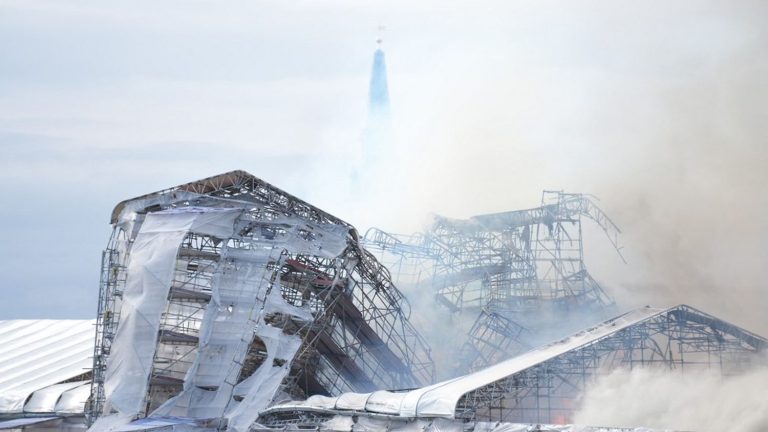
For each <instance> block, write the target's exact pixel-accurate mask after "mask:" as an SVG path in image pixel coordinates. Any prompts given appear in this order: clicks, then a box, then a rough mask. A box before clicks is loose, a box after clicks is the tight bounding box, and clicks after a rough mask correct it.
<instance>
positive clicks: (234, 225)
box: [93, 198, 349, 431]
mask: <svg viewBox="0 0 768 432" xmlns="http://www.w3.org/2000/svg"><path fill="white" fill-rule="evenodd" d="M212 200H214V201H215V199H214V198H212ZM224 201H225V200H222V204H224ZM233 204H234V203H232V202H228V203H227V205H233ZM252 207H253V204H249V205H248V207H247V209H252ZM242 212H243V210H242V209H229V208H226V209H225V208H207V207H206V208H196V207H182V208H178V209H173V210H166V211H161V212H155V213H149V214H148V215H147V216H146V217H145V218H144V220H143V221H142V220H141V218H135V217H132V216H131V214H130V212H128V213H125V212H123V213H122V214H121V216H120V224H123V225H124V226H125V229H128V230H130V231H131V232H133V231H134V230H135V240H134V241H133V245H132V247H131V250H130V253H129V258H128V263H127V280H126V286H125V290H124V294H123V303H122V309H121V318H120V323H119V327H118V330H117V334H116V336H115V341H114V343H113V345H112V352H111V354H110V358H109V361H108V368H107V373H106V382H105V385H104V387H105V393H106V398H107V409H114V410H116V411H117V412H118V413H117V414H114V415H111V416H106V417H102V418H100V419H99V420H98V421H97V422H96V424H95V425H94V427H93V430H107V429H115V428H116V427H119V425H121V424H125V423H126V422H127V421H128V419H130V418H131V417H134V416H135V415H136V414H138V413H140V412H141V409H142V404H143V401H144V397H145V394H146V391H147V382H148V378H149V374H150V373H151V368H152V360H153V357H154V354H155V350H156V345H157V333H158V329H159V327H160V321H161V315H162V312H163V311H164V309H165V307H166V304H167V296H168V292H169V286H170V283H171V279H172V277H173V272H174V267H175V265H176V258H177V252H178V249H179V246H180V244H181V242H182V240H183V239H184V237H185V235H186V234H187V233H188V232H195V233H200V234H207V235H212V236H215V237H218V238H222V239H229V238H238V239H239V240H240V241H238V242H236V243H230V244H229V246H225V247H223V249H222V252H221V258H220V259H219V261H218V264H217V267H216V269H215V270H214V275H213V279H212V283H211V290H212V292H211V300H210V302H209V304H208V305H207V307H206V309H205V312H204V315H203V320H202V323H201V325H200V331H199V341H198V346H197V350H196V352H195V356H194V358H193V359H192V365H191V366H190V368H189V369H188V370H187V372H186V375H185V378H184V384H183V389H182V391H181V392H180V393H179V394H178V395H176V396H175V397H173V398H171V399H169V400H168V401H167V402H166V403H164V404H163V405H162V406H161V407H159V408H158V409H156V410H155V411H154V412H153V413H151V417H154V418H161V417H168V416H177V417H184V418H217V417H226V418H228V425H229V428H230V429H231V430H236V431H245V430H247V429H248V427H250V425H251V424H252V423H253V422H254V421H255V420H256V418H257V416H258V413H259V412H260V411H261V410H263V409H264V408H266V407H267V406H268V405H269V404H270V403H271V402H272V400H273V398H274V397H275V396H276V394H277V393H278V391H279V389H280V385H281V383H282V381H283V379H284V378H285V376H287V374H288V372H289V370H290V365H291V361H292V360H293V357H294V356H295V355H296V353H297V352H298V350H299V348H300V346H301V343H302V341H301V338H300V337H299V336H296V335H288V334H284V333H283V332H282V330H281V329H278V328H275V327H271V326H270V325H268V324H267V322H266V321H265V317H266V316H267V315H269V314H274V313H281V314H284V315H289V316H291V317H292V318H293V319H295V320H299V321H311V320H313V316H312V314H311V313H310V311H309V310H307V309H304V308H299V307H295V306H293V305H290V304H288V303H287V302H286V301H285V299H283V297H282V294H281V287H280V285H279V284H280V280H279V278H277V279H275V278H274V271H275V270H274V267H272V266H273V265H274V263H275V262H278V261H279V260H280V259H281V257H282V256H283V253H284V252H286V251H287V252H289V253H291V254H311V255H315V256H320V257H325V258H336V257H338V256H339V255H341V253H342V252H343V251H344V249H345V248H346V247H347V238H348V235H349V227H347V226H342V225H335V224H320V223H313V222H309V221H306V220H304V219H303V218H300V217H295V216H289V215H275V217H274V218H273V219H271V220H270V221H269V224H271V225H279V226H280V228H281V230H280V232H279V233H278V234H277V235H274V236H272V237H270V238H263V239H258V240H256V239H253V238H240V237H239V236H238V235H236V234H235V232H236V231H238V227H242V225H243V224H245V223H248V220H247V218H245V217H244V218H243V219H242V220H240V219H238V217H239V216H241V215H242V214H243V213H242ZM129 225H130V226H129ZM254 337H258V338H260V339H261V340H262V341H263V342H264V345H265V346H266V348H267V359H266V360H265V361H264V362H263V363H262V364H261V366H260V367H259V368H258V369H257V370H256V371H255V372H254V373H253V374H252V375H251V376H250V377H247V378H246V379H244V380H243V381H242V382H239V383H237V382H238V379H239V378H240V372H241V368H242V365H243V361H244V359H245V356H246V354H247V350H248V347H249V345H250V343H251V342H252V340H253V338H254ZM235 383H237V384H236V385H235Z"/></svg>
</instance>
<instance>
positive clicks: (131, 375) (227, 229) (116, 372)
mask: <svg viewBox="0 0 768 432" xmlns="http://www.w3.org/2000/svg"><path fill="white" fill-rule="evenodd" d="M240 213H241V211H240V210H237V209H218V208H183V209H178V210H169V211H163V212H157V213H150V214H148V215H147V216H146V219H145V220H144V223H143V224H142V225H141V228H140V229H139V232H138V234H137V235H136V239H135V240H134V242H133V246H132V247H131V250H130V255H129V258H128V264H127V279H126V284H125V291H124V293H123V303H122V308H121V311H120V325H119V326H118V329H117V333H116V335H115V341H114V343H113V345H112V352H111V354H110V361H109V364H108V367H107V372H106V378H105V383H104V389H105V394H106V397H107V404H108V405H107V406H108V407H109V408H111V409H114V410H116V411H118V412H119V413H120V414H121V416H122V417H128V418H130V417H132V416H134V415H135V414H137V413H139V412H141V410H142V404H143V402H144V395H145V393H146V388H147V385H148V381H149V373H150V371H151V368H152V359H153V356H154V354H155V347H156V342H157V337H158V330H159V327H160V318H161V314H162V313H163V311H164V310H165V307H166V303H167V298H168V291H169V288H170V282H171V278H172V276H173V272H174V266H175V263H176V255H177V252H178V249H179V247H180V245H181V241H182V240H183V239H184V237H185V236H186V234H187V233H189V232H197V233H201V234H207V235H212V236H216V237H219V238H228V237H230V236H231V235H232V231H233V227H234V220H235V219H236V218H237V217H238V216H239V215H240ZM97 425H98V423H97ZM97 429H98V428H97Z"/></svg>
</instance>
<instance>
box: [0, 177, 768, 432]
mask: <svg viewBox="0 0 768 432" xmlns="http://www.w3.org/2000/svg"><path fill="white" fill-rule="evenodd" d="M548 198H553V199H554V202H547V203H544V204H543V205H542V206H541V207H538V208H535V209H530V210H522V211H515V212H507V213H501V214H495V215H484V216H477V217H474V218H471V219H469V220H465V221H459V220H451V219H447V218H438V219H437V222H436V224H435V226H434V228H433V229H432V231H431V232H430V233H428V234H424V235H415V236H412V237H409V238H407V239H406V238H405V237H403V236H397V235H392V234H388V233H385V232H383V231H380V230H371V231H369V232H368V236H367V237H366V239H365V244H366V245H368V246H370V247H371V248H373V249H375V250H376V251H377V252H379V253H387V254H391V255H393V256H396V257H398V258H399V259H400V262H399V263H396V265H398V266H399V267H393V268H395V269H396V271H397V276H398V278H400V279H398V280H402V281H403V283H408V282H410V281H415V283H416V286H421V287H427V288H429V293H430V295H431V297H432V299H433V301H432V303H430V304H429V305H427V307H432V308H438V307H441V308H445V309H447V310H449V311H453V312H454V313H455V312H465V313H469V314H476V315H477V319H474V320H473V322H472V325H471V331H470V332H469V336H470V339H469V340H467V341H464V342H465V343H464V345H463V347H462V349H461V350H457V351H456V352H455V353H454V354H455V355H456V356H462V358H463V359H464V360H465V361H467V359H469V361H468V362H467V363H466V366H467V370H468V371H469V372H468V373H466V374H456V375H453V376H450V377H449V379H446V380H442V381H439V382H435V381H436V374H435V366H434V362H433V357H434V356H433V351H432V350H431V349H430V346H429V341H428V340H425V338H424V337H423V336H422V335H421V334H420V333H419V332H418V330H417V329H416V328H415V327H414V325H413V324H412V322H413V318H416V317H418V316H419V315H428V313H427V310H417V311H415V313H414V314H413V316H411V311H410V306H409V303H408V301H407V300H406V298H405V297H404V296H403V294H402V293H401V292H400V290H399V289H398V288H397V287H396V286H395V284H393V281H392V277H391V275H390V273H389V270H388V269H387V268H386V267H385V266H384V265H382V264H381V263H380V262H379V261H378V260H377V259H376V258H375V257H374V255H372V253H371V252H369V251H368V250H366V249H365V248H364V247H363V239H361V238H360V236H359V235H358V233H357V231H356V230H355V228H354V227H352V226H351V225H349V224H348V223H346V222H344V221H342V220H340V219H338V218H336V217H335V216H332V215H330V214H328V213H326V212H324V211H322V210H320V209H318V208H316V207H314V206H312V205H310V204H308V203H306V202H304V201H302V200H300V199H298V198H296V197H294V196H292V195H290V194H288V193H286V192H284V191H282V190H280V189H278V188H276V187H274V186H272V185H270V184H268V183H266V182H264V181H262V180H260V179H258V178H256V177H254V176H252V175H250V174H248V173H246V172H243V171H233V172H229V173H225V174H221V175H218V176H214V177H210V178H207V179H203V180H199V181H195V182H191V183H186V184H183V185H180V186H176V187H172V188H169V189H165V190H162V191H159V192H155V193H151V194H148V195H144V196H141V197H138V198H134V199H130V200H126V201H123V202H121V203H119V204H118V205H117V206H116V207H115V209H114V211H113V214H112V218H111V223H112V225H113V232H112V236H111V237H110V240H109V243H108V246H107V249H106V250H105V251H104V253H103V259H102V268H101V286H100V290H99V301H98V304H99V307H98V316H97V320H96V322H95V339H94V338H93V336H94V332H93V328H94V323H93V322H92V321H83V322H79V323H74V324H73V323H66V322H64V321H60V322H49V323H26V324H25V323H14V322H9V323H10V324H6V323H5V322H0V342H2V343H0V371H3V373H5V374H6V375H4V376H3V377H2V378H0V429H4V430H8V429H10V430H27V431H30V432H31V431H45V430H48V431H50V430H82V429H84V428H85V423H86V422H85V421H83V416H86V419H87V423H88V424H89V425H90V427H91V430H93V431H106V430H112V431H137V430H156V431H161V430H185V431H189V430H198V431H215V430H231V431H238V432H239V431H261V432H267V431H274V430H282V431H299V430H307V429H312V430H320V431H339V432H349V431H352V432H378V431H393V432H395V431H396V432H417V431H428V432H439V431H442V432H445V431H451V432H517V431H521V432H522V431H526V432H537V431H560V432H576V431H581V432H597V431H602V432H605V431H615V432H629V431H634V432H639V431H644V432H648V431H649V430H648V429H644V428H590V427H586V426H578V427H576V426H571V425H568V424H567V423H569V422H570V421H571V419H572V416H573V413H574V412H575V411H576V410H578V408H579V403H580V397H581V395H582V394H583V391H584V389H585V388H586V387H587V386H588V385H589V384H590V383H591V382H592V381H593V380H594V379H595V378H596V377H599V376H602V375H604V374H607V373H610V372H611V371H614V370H616V369H619V368H627V369H635V368H647V367H656V368H663V369H665V370H668V371H669V372H670V373H681V372H683V371H691V370H698V369H707V370H710V371H712V370H714V371H718V372H719V373H721V374H722V375H724V376H728V375H734V374H738V373H740V372H742V371H744V370H746V369H748V368H750V367H752V366H753V365H755V364H760V362H762V361H764V356H762V355H761V354H762V353H764V352H765V350H766V348H768V340H766V339H765V338H763V337H761V336H758V335H756V334H753V333H751V332H749V331H747V330H745V329H742V328H740V327H738V326H735V325H733V324H730V323H728V322H725V321H723V320H721V319H718V318H716V317H714V316H711V315H709V314H707V313H705V312H702V311H699V310H697V309H695V308H692V307H689V306H685V305H679V306H675V307H672V308H667V309H654V308H650V307H645V308H642V309H638V310H635V311H632V312H629V313H625V314H622V315H618V316H615V317H613V318H610V319H607V320H601V321H599V323H598V324H596V325H595V324H591V325H589V326H582V327H581V328H580V329H579V330H578V331H573V332H570V333H569V334H568V335H566V336H564V337H560V338H556V339H555V340H554V342H549V343H545V344H537V343H536V342H535V340H536V339H535V338H534V337H531V336H530V334H531V333H546V332H547V331H548V329H547V327H546V326H547V325H548V323H547V321H546V319H545V320H538V321H536V320H535V318H536V316H537V315H546V313H545V312H547V311H554V312H556V313H557V314H561V316H563V317H566V318H567V319H569V320H570V319H571V318H572V317H574V316H577V315H575V314H578V313H579V312H581V311H588V312H589V316H591V317H594V316H596V315H594V314H593V313H592V312H594V311H598V312H599V313H601V314H608V313H611V311H612V310H614V306H613V301H612V300H611V298H610V296H609V295H608V294H607V293H606V292H605V291H604V290H603V289H602V288H601V287H600V285H599V284H598V283H597V282H595V280H594V279H593V278H592V277H591V276H590V275H589V274H588V273H587V271H586V269H585V267H584V263H583V255H582V254H583V251H582V244H581V225H580V224H581V219H580V218H581V217H582V216H584V217H587V218H589V219H592V220H594V221H596V222H597V224H598V226H600V227H602V228H604V229H605V230H606V231H607V233H608V234H609V237H610V238H611V239H612V243H613V244H614V245H616V244H617V243H616V236H615V234H618V229H617V228H615V225H613V223H612V222H610V219H608V218H607V217H606V216H605V215H604V213H602V211H599V209H597V207H596V206H594V203H593V202H592V201H591V200H589V199H588V197H585V196H583V195H578V194H564V193H560V192H558V193H554V194H545V199H548ZM405 240H407V241H405ZM414 257H416V258H418V259H417V260H415V262H417V263H418V264H419V265H424V266H425V267H423V268H426V269H427V271H428V272H429V273H426V276H424V277H416V278H414V279H411V280H409V279H406V278H405V277H404V276H403V275H405V274H406V272H405V271H403V269H404V268H405V267H406V266H407V265H409V263H413V262H414ZM409 260H410V261H409ZM425 282H428V283H429V285H419V284H423V283H425ZM422 306H423V305H422ZM614 315H615V314H614ZM574 322H576V324H573V323H572V325H580V324H578V321H575V320H574ZM520 323H524V324H525V325H526V326H527V327H523V324H520ZM24 326H28V327H24ZM67 326H72V329H71V331H69V333H67V331H68V330H66V328H67ZM536 326H538V327H536ZM43 327H45V331H40V330H41V328H43ZM19 329H21V330H19ZM6 330H7V331H6ZM558 331H560V332H563V331H565V330H563V329H562V328H559V329H558ZM447 332H449V333H456V331H455V330H454V329H448V331H447ZM33 333H34V334H35V335H36V337H37V339H36V340H37V342H36V343H35V344H34V345H33V346H30V347H29V349H27V350H25V351H24V352H16V351H14V347H15V348H18V347H19V344H21V343H22V342H24V341H28V340H29V339H27V337H28V335H29V334H33ZM68 334H70V335H76V336H77V337H76V338H75V339H72V338H70V339H67V340H66V341H65V342H63V339H62V338H59V337H56V336H57V335H68ZM550 334H553V333H552V332H550ZM454 337H455V335H454ZM89 340H90V343H89V342H88V341H89ZM94 340H95V344H94V343H93V341H94ZM523 344H531V345H530V346H524V345H523ZM89 353H92V359H91V358H88V357H89V356H88V354H89ZM515 354H516V355H515ZM30 356H31V357H30ZM26 358H40V359H43V358H45V359H46V362H39V363H29V362H24V361H23V359H26ZM90 361H92V368H88V367H87V365H84V363H85V362H90ZM86 399H87V401H86ZM3 409H5V410H6V411H2V410H3Z"/></svg>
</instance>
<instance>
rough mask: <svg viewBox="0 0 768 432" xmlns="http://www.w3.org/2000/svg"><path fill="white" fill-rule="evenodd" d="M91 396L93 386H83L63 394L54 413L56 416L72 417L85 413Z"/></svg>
mask: <svg viewBox="0 0 768 432" xmlns="http://www.w3.org/2000/svg"><path fill="white" fill-rule="evenodd" d="M90 396H91V384H90V383H88V384H83V385H81V386H80V387H75V388H73V389H72V390H68V391H66V392H64V393H62V394H61V397H59V400H58V402H56V407H55V408H54V411H55V412H56V414H63V415H72V414H80V413H83V412H85V402H86V401H87V400H88V398H89V397H90Z"/></svg>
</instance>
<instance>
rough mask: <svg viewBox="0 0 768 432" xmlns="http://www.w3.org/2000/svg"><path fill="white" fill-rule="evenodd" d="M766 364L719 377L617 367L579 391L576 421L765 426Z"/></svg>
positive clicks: (706, 431)
mask: <svg viewBox="0 0 768 432" xmlns="http://www.w3.org/2000/svg"><path fill="white" fill-rule="evenodd" d="M767 386H768V368H760V369H754V370H752V371H750V372H748V373H746V374H744V375H739V376H729V377H721V376H720V375H719V373H718V372H716V371H713V372H691V373H689V372H686V373H685V374H676V373H673V374H670V373H669V371H665V370H651V369H635V370H633V371H631V372H630V371H628V370H617V371H614V372H613V373H611V374H610V375H606V376H604V377H602V378H600V379H598V381H597V382H596V383H595V385H593V386H592V387H590V388H589V389H588V390H587V392H586V393H585V395H584V399H583V402H582V408H581V410H580V411H579V412H578V413H577V414H576V416H575V418H574V422H575V423H577V424H589V425H601V426H614V427H621V426H625V427H636V426H640V425H642V426H645V427H652V428H659V429H674V430H695V431H698V432H720V431H729V430H739V431H743V432H760V431H765V430H768V414H766V413H768V399H766V397H765V389H766V387H767Z"/></svg>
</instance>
